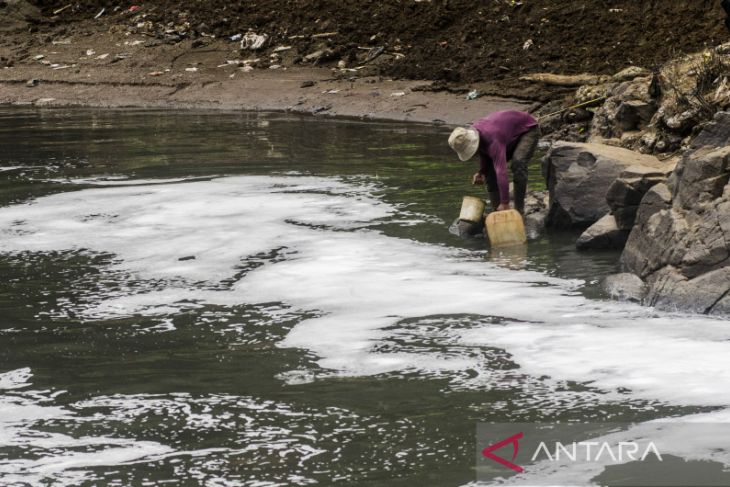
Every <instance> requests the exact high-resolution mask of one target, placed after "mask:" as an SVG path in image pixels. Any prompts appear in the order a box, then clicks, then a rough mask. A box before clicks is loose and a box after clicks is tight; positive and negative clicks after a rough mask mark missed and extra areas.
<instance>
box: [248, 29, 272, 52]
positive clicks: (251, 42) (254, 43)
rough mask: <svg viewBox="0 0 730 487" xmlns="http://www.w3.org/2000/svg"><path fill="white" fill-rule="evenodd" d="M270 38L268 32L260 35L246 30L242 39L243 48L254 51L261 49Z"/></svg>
mask: <svg viewBox="0 0 730 487" xmlns="http://www.w3.org/2000/svg"><path fill="white" fill-rule="evenodd" d="M268 39H269V36H267V35H266V34H261V35H259V34H256V33H255V32H251V31H249V32H246V35H244V36H243V38H242V39H241V49H250V50H252V51H255V50H257V49H261V48H262V47H264V44H266V41H267V40H268Z"/></svg>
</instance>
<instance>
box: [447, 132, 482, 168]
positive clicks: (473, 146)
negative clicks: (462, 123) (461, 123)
mask: <svg viewBox="0 0 730 487" xmlns="http://www.w3.org/2000/svg"><path fill="white" fill-rule="evenodd" d="M449 147H451V148H452V149H454V151H456V155H458V156H459V159H460V160H462V161H468V160H469V159H471V158H472V157H473V156H474V154H476V153H477V150H478V149H479V132H477V130H476V129H474V128H471V127H468V128H464V127H456V128H455V129H454V131H453V132H451V135H449Z"/></svg>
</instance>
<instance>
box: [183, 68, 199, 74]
mask: <svg viewBox="0 0 730 487" xmlns="http://www.w3.org/2000/svg"><path fill="white" fill-rule="evenodd" d="M185 71H187V72H188V73H195V72H197V71H198V68H185Z"/></svg>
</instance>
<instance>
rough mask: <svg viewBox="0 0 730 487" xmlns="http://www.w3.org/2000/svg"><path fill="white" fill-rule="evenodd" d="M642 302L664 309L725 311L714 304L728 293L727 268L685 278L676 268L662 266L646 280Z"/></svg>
mask: <svg viewBox="0 0 730 487" xmlns="http://www.w3.org/2000/svg"><path fill="white" fill-rule="evenodd" d="M649 282H650V284H651V287H650V289H649V292H648V294H647V296H646V298H645V303H646V304H648V305H650V306H657V307H660V308H664V309H673V310H683V311H692V312H695V313H706V314H725V313H727V309H725V310H723V309H722V307H718V306H717V305H718V303H719V302H720V301H721V300H723V299H725V298H727V296H728V293H729V292H730V267H724V268H721V269H716V270H714V271H711V272H708V273H706V274H703V275H701V276H698V277H696V278H694V279H688V278H687V277H686V276H684V275H683V274H682V272H681V271H679V270H678V269H676V268H673V267H671V266H669V267H665V268H663V269H662V270H661V271H659V272H657V273H656V275H655V276H652V278H651V279H650V281H649Z"/></svg>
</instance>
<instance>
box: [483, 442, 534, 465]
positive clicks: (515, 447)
mask: <svg viewBox="0 0 730 487" xmlns="http://www.w3.org/2000/svg"><path fill="white" fill-rule="evenodd" d="M524 436H525V434H524V433H517V434H516V435H512V436H510V437H509V438H505V439H504V440H502V441H499V442H497V443H495V444H494V445H490V446H488V447H486V448H485V449H484V450H482V455H483V456H484V457H486V458H489V459H490V460H494V461H495V462H497V463H499V464H500V465H502V466H504V467H507V468H509V469H511V470H514V471H515V472H517V473H522V472H524V469H523V468H522V467H520V466H519V465H516V464H515V463H513V462H514V460H515V458H517V454H518V453H519V451H520V440H521V439H522V438H524ZM510 444H511V445H512V461H510V460H507V459H505V458H502V457H500V456H499V455H495V454H494V452H495V451H497V450H499V449H500V448H503V447H505V446H507V445H510Z"/></svg>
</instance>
